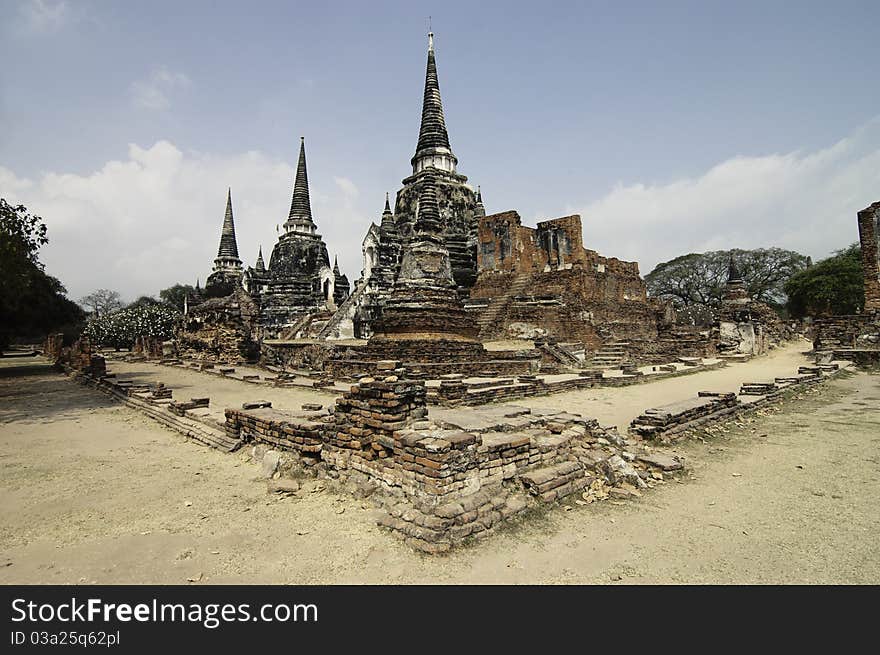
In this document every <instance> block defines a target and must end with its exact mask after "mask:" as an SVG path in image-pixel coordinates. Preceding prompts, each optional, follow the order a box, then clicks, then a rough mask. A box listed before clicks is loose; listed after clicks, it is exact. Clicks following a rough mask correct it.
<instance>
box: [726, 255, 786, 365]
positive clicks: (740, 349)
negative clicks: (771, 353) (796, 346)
mask: <svg viewBox="0 0 880 655" xmlns="http://www.w3.org/2000/svg"><path fill="white" fill-rule="evenodd" d="M718 333H719V338H718V351H719V352H720V353H722V354H725V353H726V354H744V355H760V354H763V353H765V352H767V351H768V350H769V349H770V348H771V347H772V344H774V343H776V342H779V341H782V340H784V339H787V338H790V337H791V335H790V334H788V333H787V330H786V327H785V325H784V324H783V322H782V321H781V320H780V318H779V315H778V314H777V313H776V312H775V311H773V309H772V308H771V307H770V306H768V305H766V304H764V303H762V302H758V301H756V300H753V299H752V298H751V296H750V295H749V291H748V287H747V286H746V281H745V278H743V276H742V274H741V273H740V270H739V267H738V266H737V265H736V259H735V258H734V256H733V255H731V256H730V262H729V263H728V267H727V285H726V286H725V288H724V295H723V297H722V299H721V308H720V311H719V319H718Z"/></svg>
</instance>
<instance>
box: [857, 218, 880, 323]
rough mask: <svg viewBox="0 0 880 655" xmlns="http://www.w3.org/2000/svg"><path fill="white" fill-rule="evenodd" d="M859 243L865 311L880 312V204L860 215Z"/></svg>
mask: <svg viewBox="0 0 880 655" xmlns="http://www.w3.org/2000/svg"><path fill="white" fill-rule="evenodd" d="M858 221H859V241H860V243H861V245H862V272H863V274H864V279H865V311H866V312H878V311H880V237H878V235H880V202H875V203H873V204H872V205H870V206H868V207H865V208H864V209H863V210H862V211H860V212H859V213H858Z"/></svg>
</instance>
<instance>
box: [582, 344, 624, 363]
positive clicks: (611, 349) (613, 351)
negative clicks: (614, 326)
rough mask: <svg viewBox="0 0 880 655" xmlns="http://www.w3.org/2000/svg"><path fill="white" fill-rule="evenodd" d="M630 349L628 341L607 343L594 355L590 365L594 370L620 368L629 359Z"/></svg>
mask: <svg viewBox="0 0 880 655" xmlns="http://www.w3.org/2000/svg"><path fill="white" fill-rule="evenodd" d="M628 347H629V342H628V341H612V342H611V343H606V344H604V345H603V346H602V347H601V348H599V350H597V351H596V352H594V353H593V356H592V358H591V363H590V365H591V366H592V367H593V368H603V369H605V368H620V365H621V364H623V363H624V362H625V361H626V359H627V348H628Z"/></svg>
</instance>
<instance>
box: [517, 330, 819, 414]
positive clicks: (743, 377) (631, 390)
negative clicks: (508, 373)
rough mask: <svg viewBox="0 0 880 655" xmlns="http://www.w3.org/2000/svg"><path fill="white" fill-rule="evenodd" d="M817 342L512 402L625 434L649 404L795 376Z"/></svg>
mask: <svg viewBox="0 0 880 655" xmlns="http://www.w3.org/2000/svg"><path fill="white" fill-rule="evenodd" d="M811 348H812V345H811V344H810V342H808V341H797V342H793V343H790V344H787V345H786V346H785V347H782V348H778V349H776V350H774V351H772V352H771V353H770V355H768V356H766V357H756V358H754V359H751V360H749V361H747V362H744V363H740V362H738V363H731V364H728V365H727V366H725V367H724V368H719V369H715V370H710V371H703V372H701V373H693V374H690V375H681V376H678V377H672V378H666V379H662V380H655V381H653V382H645V383H643V384H635V385H632V386H628V387H618V388H613V387H604V388H598V389H581V390H578V391H570V392H567V393H561V394H553V395H550V396H539V397H536V398H524V399H522V400H516V401H513V402H512V403H510V404H512V405H523V406H525V407H532V408H538V407H540V408H547V409H557V408H562V409H565V410H567V411H569V412H575V413H577V414H583V415H584V416H593V417H595V418H596V419H598V420H599V423H601V424H602V425H616V426H618V427H619V428H620V430H621V432H622V431H624V430H625V429H626V428H627V427H628V426H629V424H630V422H632V420H633V419H634V418H635V417H636V416H638V415H639V414H641V413H642V411H644V410H645V409H647V408H648V407H657V406H658V405H665V404H668V403H673V402H677V401H679V400H685V399H687V398H693V397H694V396H696V395H697V393H698V392H700V391H733V392H739V387H740V385H741V384H742V383H743V382H773V379H774V378H776V377H784V376H790V375H796V374H797V370H798V367H799V366H802V365H804V364H808V363H810V362H809V361H808V360H807V358H806V357H805V356H804V355H803V353H804V352H806V351H808V350H810V349H811Z"/></svg>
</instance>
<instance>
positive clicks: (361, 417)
mask: <svg viewBox="0 0 880 655" xmlns="http://www.w3.org/2000/svg"><path fill="white" fill-rule="evenodd" d="M383 366H384V367H385V369H386V370H385V371H384V373H386V375H385V376H384V377H383V378H381V379H372V378H367V379H363V380H361V381H360V383H359V384H356V385H353V386H352V387H351V390H350V391H349V392H348V393H346V394H345V395H344V396H343V397H342V398H340V399H339V400H338V401H337V404H336V405H335V407H333V408H332V410H331V411H330V412H314V411H310V412H302V413H294V412H278V411H275V410H272V409H256V410H232V409H230V410H227V411H226V430H227V435H226V436H227V438H230V439H241V440H245V441H252V442H254V443H257V444H259V443H264V444H268V445H271V446H272V447H273V448H277V449H281V450H284V451H287V452H289V453H295V454H298V455H299V456H300V458H301V460H302V462H303V463H304V465H306V466H309V467H316V468H321V469H322V470H324V471H325V472H326V474H327V475H329V476H330V477H334V478H339V479H340V480H343V481H347V482H354V483H358V484H360V485H364V484H368V485H371V486H372V487H374V488H376V489H378V492H379V493H377V494H376V496H375V498H376V499H377V501H378V503H379V505H380V506H381V507H383V508H384V509H385V510H386V511H385V513H384V514H383V517H382V518H381V519H380V521H379V522H380V524H381V525H383V526H385V527H388V528H390V529H391V530H392V532H393V533H395V534H397V535H398V536H401V537H402V538H404V539H406V540H407V543H409V544H410V545H411V546H413V547H415V548H418V549H421V550H424V551H427V552H440V551H444V550H448V549H449V548H450V547H451V546H452V545H454V544H455V543H458V542H460V541H461V540H462V539H464V538H466V537H469V536H472V535H481V534H485V533H486V532H487V531H489V530H491V529H493V528H495V527H496V526H498V525H499V524H500V523H501V522H502V521H503V520H505V519H507V518H510V517H512V516H514V515H516V514H519V513H521V512H522V511H524V510H525V509H526V508H527V507H529V506H530V505H533V504H534V503H536V502H551V501H553V500H556V499H559V498H562V497H565V496H567V495H569V494H572V493H576V492H581V491H583V490H584V489H586V488H587V487H588V486H590V485H591V484H592V483H595V482H596V480H597V479H601V480H602V481H606V480H607V481H609V482H610V483H611V484H616V483H622V482H623V481H627V484H630V485H632V488H636V487H638V486H644V483H642V482H641V478H640V474H639V472H638V470H637V469H636V468H634V467H633V466H631V465H629V464H628V463H627V462H624V461H623V460H622V459H621V458H620V453H622V447H623V445H624V442H623V441H622V440H621V439H620V437H619V436H617V435H616V433H614V432H613V431H608V430H606V429H604V428H601V427H599V425H598V423H597V422H596V421H595V420H592V419H586V418H583V417H580V416H577V415H573V414H566V413H564V412H543V413H540V412H537V413H532V412H530V410H528V409H525V408H516V407H498V408H494V409H487V410H483V411H484V412H486V416H482V417H481V418H478V420H477V423H475V424H474V426H473V427H470V426H469V429H467V430H465V429H463V428H462V427H461V425H459V423H462V421H464V424H465V425H467V421H468V420H471V419H473V417H474V413H473V412H470V413H468V414H464V415H462V416H463V419H462V421H459V420H458V419H455V418H454V417H453V418H446V419H444V420H442V421H437V420H434V421H432V420H428V418H427V408H426V404H425V396H426V390H425V386H424V383H422V382H420V381H416V380H412V379H408V377H407V375H406V372H405V370H403V369H400V368H392V367H393V366H394V364H393V363H385V364H384V365H383ZM630 450H633V448H630ZM609 462H610V463H609ZM678 466H680V464H679V465H678ZM647 468H648V467H647V466H646V465H643V466H642V469H643V473H642V475H647ZM609 472H610V473H609ZM602 484H605V482H602Z"/></svg>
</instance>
